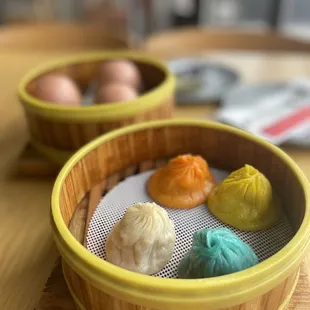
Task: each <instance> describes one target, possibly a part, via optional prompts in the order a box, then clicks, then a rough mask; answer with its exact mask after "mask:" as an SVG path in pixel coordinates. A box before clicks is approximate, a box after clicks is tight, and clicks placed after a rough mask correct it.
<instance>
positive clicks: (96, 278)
mask: <svg viewBox="0 0 310 310" xmlns="http://www.w3.org/2000/svg"><path fill="white" fill-rule="evenodd" d="M166 126H199V127H205V128H214V129H216V130H218V131H224V132H231V133H233V134H235V135H238V136H240V137H242V138H245V139H247V140H251V141H254V142H255V143H257V144H259V145H260V146H261V147H264V148H267V149H268V150H270V151H271V152H272V153H274V154H275V155H276V156H278V157H279V158H281V160H282V161H284V162H285V163H286V165H287V166H288V167H290V169H291V170H292V171H293V172H294V174H295V176H296V178H297V179H298V180H299V182H300V184H301V186H302V187H303V190H304V195H305V215H304V218H303V221H302V223H301V226H300V227H299V230H298V231H297V232H296V234H295V235H294V237H293V238H292V240H291V241H290V242H289V243H288V244H287V245H286V246H285V247H284V248H282V249H281V250H280V251H279V252H277V253H276V254H275V255H273V256H272V257H270V258H268V259H267V260H265V261H263V262H261V263H259V264H258V265H256V266H253V267H251V268H249V269H246V270H243V271H241V272H237V273H234V274H230V275H225V276H221V277H216V278H209V279H196V280H184V279H166V278H157V277H152V276H147V275H142V274H138V273H134V272H131V271H128V270H125V269H122V268H120V267H117V266H114V265H113V264H110V263H108V262H107V261H104V260H102V259H100V258H99V257H97V256H96V255H94V254H92V253H90V252H89V251H88V250H87V249H86V248H85V247H83V245H81V244H80V243H79V242H78V241H77V240H76V239H75V238H74V237H73V235H72V234H71V233H70V231H69V229H68V228H67V226H66V224H65V222H64V220H63V218H62V214H61V211H60V200H59V199H60V193H61V188H62V186H63V183H64V181H65V178H66V176H67V175H68V174H69V172H70V171H71V169H72V168H73V167H74V166H75V165H76V164H77V163H78V162H79V161H80V160H81V159H82V158H83V157H84V156H85V155H86V154H88V153H89V152H90V151H92V150H94V149H96V148H97V147H98V146H100V145H101V144H102V143H104V142H106V141H109V140H112V139H114V138H116V137H119V136H122V135H123V134H128V133H133V132H136V131H139V130H144V129H148V128H158V127H166ZM309 192H310V191H309V184H308V181H307V178H306V177H305V175H304V174H303V172H302V171H301V170H300V168H299V167H298V166H297V165H296V163H295V162H294V161H293V160H292V159H291V158H290V157H289V156H288V155H287V154H285V153H284V152H283V151H281V150H280V149H279V148H277V147H276V146H274V145H272V144H270V143H268V142H267V141H264V140H263V139H260V138H257V137H255V136H253V135H251V134H248V133H246V132H244V131H242V130H239V129H236V128H232V127H230V126H227V125H223V124H219V123H213V122H205V121H193V120H165V121H153V122H148V123H141V124H136V125H132V126H128V127H125V128H122V129H118V130H115V131H112V132H110V133H108V134H106V135H104V136H101V137H99V138H97V139H95V140H93V141H92V142H90V143H89V144H87V145H85V146H84V147H83V148H81V149H80V150H79V151H78V152H77V153H75V154H74V155H73V156H72V157H71V158H70V159H69V161H68V162H67V163H66V164H65V166H64V167H63V169H62V170H61V172H60V174H59V176H58V177H57V179H56V182H55V185H54V188H53V193H52V200H51V205H52V209H51V212H52V226H53V230H54V237H55V241H56V244H57V247H58V249H59V251H60V252H61V254H62V256H63V258H64V259H65V261H66V262H67V263H68V264H69V266H70V268H72V269H73V270H75V271H76V272H77V273H78V274H79V275H80V276H81V277H83V278H84V279H85V280H86V281H87V282H89V283H91V285H93V286H94V287H97V288H98V289H101V290H103V291H104V292H106V293H108V294H111V295H112V296H117V298H118V299H121V300H125V301H128V302H131V303H133V304H139V305H146V306H148V307H152V308H161V307H164V308H165V309H166V308H167V309H168V308H169V309H178V310H181V309H182V310H183V309H184V310H189V309H195V310H200V309H206V308H208V309H210V310H212V309H218V308H225V307H231V306H233V305H237V304H240V303H243V302H245V301H248V300H251V299H253V298H255V297H257V296H259V295H262V294H264V293H266V292H268V291H270V290H271V289H272V288H274V287H275V286H276V285H278V284H280V283H281V282H282V281H284V280H285V279H286V278H287V277H288V276H289V275H291V274H292V273H293V272H294V271H295V270H297V268H298V267H299V265H300V264H301V261H302V259H303V258H304V255H305V252H306V250H307V249H308V247H309V236H310V229H309V226H310V205H309V197H310V196H309V195H310V193H309Z"/></svg>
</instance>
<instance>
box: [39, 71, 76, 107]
mask: <svg viewBox="0 0 310 310" xmlns="http://www.w3.org/2000/svg"><path fill="white" fill-rule="evenodd" d="M35 94H36V96H37V97H38V98H39V99H41V100H44V101H48V102H53V103H55V104H63V105H66V106H79V105H81V93H80V90H79V88H78V86H77V85H76V83H75V82H74V81H73V80H72V79H70V78H69V77H68V76H66V75H63V74H56V73H51V74H47V75H44V76H42V77H40V78H39V79H38V80H37V82H36V91H35Z"/></svg>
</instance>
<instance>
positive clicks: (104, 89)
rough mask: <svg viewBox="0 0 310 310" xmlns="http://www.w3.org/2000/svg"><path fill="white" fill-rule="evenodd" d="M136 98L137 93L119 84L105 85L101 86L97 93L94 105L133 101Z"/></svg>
mask: <svg viewBox="0 0 310 310" xmlns="http://www.w3.org/2000/svg"><path fill="white" fill-rule="evenodd" d="M137 96H138V94H137V92H136V91H135V90H134V89H133V88H132V87H130V86H128V85H125V84H120V83H113V84H106V85H103V86H101V87H100V88H99V89H98V91H97V93H96V98H95V102H96V103H105V102H106V103H109V102H119V101H129V100H133V99H135V98H136V97H137Z"/></svg>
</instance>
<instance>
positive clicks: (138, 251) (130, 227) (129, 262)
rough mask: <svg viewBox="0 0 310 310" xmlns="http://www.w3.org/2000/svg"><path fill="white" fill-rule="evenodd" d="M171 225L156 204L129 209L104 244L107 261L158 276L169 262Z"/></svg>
mask: <svg viewBox="0 0 310 310" xmlns="http://www.w3.org/2000/svg"><path fill="white" fill-rule="evenodd" d="M175 239H176V236H175V230H174V223H173V222H172V221H171V220H170V219H169V217H168V213H167V212H166V210H164V209H163V208H161V207H160V206H158V205H157V204H156V203H137V204H134V205H133V206H131V207H129V208H128V209H127V211H126V213H125V215H124V216H123V218H122V219H121V220H120V221H119V222H117V223H116V224H115V226H114V227H113V228H112V230H111V232H110V234H109V236H108V239H107V242H106V256H107V261H109V262H110V263H113V264H114V265H117V266H119V267H122V268H125V269H128V270H131V271H135V272H138V273H143V274H148V275H151V274H154V273H157V272H159V271H160V270H161V269H162V268H163V267H164V266H165V265H166V264H167V263H168V262H169V260H170V258H171V256H172V254H173V251H174V244H175Z"/></svg>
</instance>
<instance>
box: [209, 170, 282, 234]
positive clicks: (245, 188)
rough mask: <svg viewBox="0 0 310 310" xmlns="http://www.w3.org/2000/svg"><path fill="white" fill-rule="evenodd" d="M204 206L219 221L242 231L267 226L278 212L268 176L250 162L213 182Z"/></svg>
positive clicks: (278, 214)
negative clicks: (206, 205)
mask: <svg viewBox="0 0 310 310" xmlns="http://www.w3.org/2000/svg"><path fill="white" fill-rule="evenodd" d="M208 207H209V210H210V212H211V213H212V214H213V215H214V216H216V217H217V218H218V219H220V220H221V221H222V222H224V223H226V224H229V225H231V226H233V227H235V228H238V229H240V230H245V231H257V230H262V229H267V228H270V227H272V226H274V225H275V224H276V223H277V221H278V220H279V216H280V207H279V200H278V199H277V196H276V195H275V193H274V192H273V190H272V187H271V184H270V182H269V180H268V179H267V178H266V177H265V176H264V175H263V174H262V173H261V172H259V171H258V170H257V169H255V168H254V167H252V166H250V165H245V166H244V167H243V168H241V169H239V170H237V171H234V172H232V173H231V174H230V175H229V176H228V177H227V178H226V179H225V180H224V181H223V182H222V183H220V184H217V185H216V186H215V187H214V189H213V191H212V193H211V194H210V196H209V199H208Z"/></svg>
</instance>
